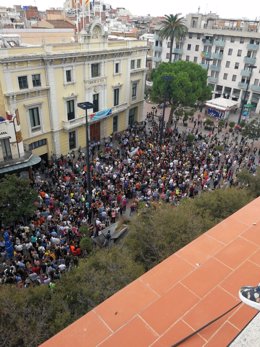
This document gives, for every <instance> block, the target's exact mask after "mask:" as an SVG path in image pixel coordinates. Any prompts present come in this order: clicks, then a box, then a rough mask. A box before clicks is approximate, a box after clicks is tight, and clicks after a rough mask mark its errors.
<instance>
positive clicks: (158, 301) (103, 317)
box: [42, 198, 260, 347]
mask: <svg viewBox="0 0 260 347" xmlns="http://www.w3.org/2000/svg"><path fill="white" fill-rule="evenodd" d="M259 211H260V198H258V199H255V200H254V201H252V202H251V203H250V204H248V205H247V206H245V207H244V208H242V209H241V210H240V211H238V212H236V213H235V214H233V215H232V216H230V217H229V218H227V219H226V220H224V221H222V222H221V223H219V224H218V225H216V226H215V227H214V228H212V229H210V230H209V231H208V232H207V233H205V234H204V235H202V236H200V237H199V238H197V239H196V240H194V241H193V242H191V243H190V244H188V245H187V246H186V247H184V248H183V249H181V250H179V251H178V252H176V253H175V254H173V255H172V256H170V257H169V258H168V259H166V260H165V261H163V262H161V263H160V264H159V265H157V266H156V267H155V268H153V269H152V270H150V271H149V272H147V273H146V274H144V275H143V276H141V277H140V278H139V279H137V280H136V281H134V282H133V283H131V284H129V285H128V286H126V287H125V288H123V289H122V290H120V291H119V292H118V293H116V294H114V295H113V296H112V297H110V298H109V299H107V300H106V301H104V302H103V303H102V304H100V305H99V306H97V307H96V308H95V309H94V310H93V311H91V312H89V313H87V314H86V315H85V316H83V317H82V318H81V319H79V320H78V321H76V322H75V323H73V324H72V325H70V326H69V327H67V328H66V329H64V330H63V331H61V332H60V333H59V334H57V335H56V336H54V337H52V338H51V339H50V340H48V341H46V342H45V343H44V344H43V345H42V346H44V347H59V346H62V347H67V346H77V347H81V346H84V347H94V346H102V347H103V346H113V347H117V346H124V347H128V346H129V347H132V346H138V347H140V346H144V347H145V346H153V347H163V346H165V347H166V346H167V347H168V346H171V345H173V344H174V343H176V342H178V341H179V340H180V339H182V338H184V337H186V336H187V335H189V334H191V333H193V332H195V331H196V330H197V329H199V328H201V326H203V325H204V324H206V323H208V322H209V321H211V320H213V319H215V318H216V317H217V316H218V315H221V314H223V313H224V312H225V311H227V310H228V309H229V308H231V307H233V306H234V305H236V304H237V303H239V298H238V290H239V288H240V287H241V286H242V285H255V284H257V283H258V282H260V278H259V277H260V276H259V274H260V213H259ZM255 314H256V311H255V310H253V309H251V308H250V307H246V306H245V305H243V304H242V305H239V306H238V307H236V308H234V309H233V310H232V311H231V312H229V313H228V314H226V315H225V316H223V317H222V318H221V319H219V320H218V321H216V322H215V323H213V324H211V325H209V326H208V327H207V328H205V329H203V330H201V331H200V332H199V333H196V334H195V335H194V336H193V337H191V338H190V339H188V340H187V341H185V343H184V344H183V346H185V347H187V346H191V347H199V346H204V347H205V346H207V347H209V346H210V347H213V346H217V347H219V346H226V345H228V344H229V343H230V342H231V341H232V340H233V339H234V338H235V336H236V335H237V334H238V333H239V332H240V331H241V330H242V329H243V328H244V327H245V326H246V325H247V323H248V322H249V321H250V320H251V319H252V318H253V316H254V315H255ZM75 341H76V343H75Z"/></svg>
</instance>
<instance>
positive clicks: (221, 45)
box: [214, 40, 226, 48]
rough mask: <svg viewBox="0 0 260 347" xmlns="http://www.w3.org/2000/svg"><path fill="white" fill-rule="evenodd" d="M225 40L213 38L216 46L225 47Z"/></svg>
mask: <svg viewBox="0 0 260 347" xmlns="http://www.w3.org/2000/svg"><path fill="white" fill-rule="evenodd" d="M225 43H226V42H225V41H224V40H214V45H215V46H217V47H222V48H223V47H225Z"/></svg>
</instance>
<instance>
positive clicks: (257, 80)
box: [254, 78, 259, 86]
mask: <svg viewBox="0 0 260 347" xmlns="http://www.w3.org/2000/svg"><path fill="white" fill-rule="evenodd" d="M258 84H259V79H258V78H255V80H254V86H258Z"/></svg>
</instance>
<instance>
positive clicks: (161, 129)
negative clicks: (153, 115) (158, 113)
mask: <svg viewBox="0 0 260 347" xmlns="http://www.w3.org/2000/svg"><path fill="white" fill-rule="evenodd" d="M162 78H163V80H164V81H165V84H166V87H167V94H168V95H169V88H168V87H169V85H168V84H169V82H170V81H171V80H172V76H167V75H166V76H163V77H162ZM164 88H165V86H164ZM165 89H166V88H165ZM165 108H166V92H164V102H163V114H162V117H161V119H160V123H161V126H160V145H161V144H162V139H163V128H164V117H165Z"/></svg>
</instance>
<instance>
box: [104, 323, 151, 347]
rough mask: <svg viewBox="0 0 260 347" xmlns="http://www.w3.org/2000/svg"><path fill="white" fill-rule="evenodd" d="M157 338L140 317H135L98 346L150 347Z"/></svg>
mask: <svg viewBox="0 0 260 347" xmlns="http://www.w3.org/2000/svg"><path fill="white" fill-rule="evenodd" d="M156 337H158V335H157V334H156V333H155V332H154V331H152V330H151V329H150V328H149V326H148V325H147V324H146V323H145V322H143V320H142V319H140V317H135V318H134V319H133V320H131V321H130V322H129V323H128V324H126V325H125V326H123V327H122V328H121V329H119V330H117V331H116V332H115V333H114V334H113V335H112V336H111V337H109V338H108V339H107V340H105V341H103V342H102V343H101V344H99V345H98V346H100V347H115V346H124V347H133V346H138V347H145V346H149V345H150V344H151V343H152V342H153V341H154V339H155V338H156Z"/></svg>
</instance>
